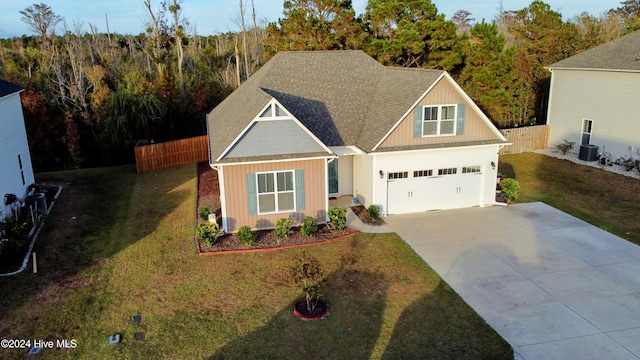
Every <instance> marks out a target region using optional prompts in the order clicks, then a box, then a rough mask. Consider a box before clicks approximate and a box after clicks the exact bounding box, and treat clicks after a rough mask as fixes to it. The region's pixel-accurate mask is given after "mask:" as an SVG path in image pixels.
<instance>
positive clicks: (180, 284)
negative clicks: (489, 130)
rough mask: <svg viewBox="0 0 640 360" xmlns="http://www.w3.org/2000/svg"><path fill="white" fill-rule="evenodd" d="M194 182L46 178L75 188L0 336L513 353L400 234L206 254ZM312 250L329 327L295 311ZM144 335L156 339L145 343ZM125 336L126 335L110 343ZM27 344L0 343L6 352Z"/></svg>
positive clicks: (145, 350)
mask: <svg viewBox="0 0 640 360" xmlns="http://www.w3.org/2000/svg"><path fill="white" fill-rule="evenodd" d="M195 176H196V173H195V167H194V166H184V167H180V168H175V169H168V170H163V171H158V172H152V173H146V174H141V175H136V174H135V169H134V168H133V167H132V166H125V167H116V168H105V169H89V170H80V171H69V172H58V173H48V174H40V175H39V176H38V181H40V182H50V183H54V182H55V183H63V184H66V185H65V186H64V189H63V192H62V195H61V197H60V199H59V200H58V201H57V202H56V205H55V208H54V210H53V212H52V214H51V215H50V216H49V218H48V219H47V225H46V227H45V229H44V230H43V232H42V233H41V235H40V237H39V238H38V241H37V245H36V248H35V251H36V252H37V254H38V255H37V256H38V273H37V274H32V273H31V272H30V271H25V273H23V274H20V275H18V276H15V277H11V278H0V334H2V336H1V337H3V338H29V339H35V338H37V339H46V340H54V341H55V340H56V339H75V340H76V341H77V344H78V347H77V348H76V349H72V350H67V351H58V350H43V351H42V352H41V353H40V354H39V355H38V356H39V357H40V358H43V359H52V358H56V359H58V358H68V359H78V358H86V359H95V358H118V359H120V358H129V359H139V358H171V359H200V358H212V359H222V358H225V359H226V358H237V359H255V358H262V359H264V358H278V359H279V358H291V359H303V358H319V359H336V358H344V359H354V358H358V359H362V358H373V359H380V358H384V359H394V358H402V359H406V358H423V359H425V358H438V359H460V358H469V359H478V358H490V359H503V358H504V359H506V358H509V359H513V352H512V350H511V348H510V346H509V345H508V344H507V343H506V342H505V341H504V340H503V339H502V338H501V337H500V336H499V335H498V334H497V333H496V332H495V331H494V330H493V329H491V328H490V327H489V326H488V325H487V324H486V323H485V322H484V321H483V320H482V319H481V318H480V317H479V316H478V315H477V314H476V313H475V312H474V311H473V310H472V309H471V308H470V307H469V306H468V305H467V304H466V303H464V301H463V300H462V299H461V298H460V297H459V296H458V295H457V294H456V293H455V292H454V291H453V290H452V289H451V288H450V287H449V286H448V285H447V284H446V283H444V282H443V281H442V280H441V279H440V278H439V277H438V276H437V274H435V272H434V271H433V270H432V269H431V268H429V266H428V265H427V264H425V263H424V261H422V260H421V259H420V258H419V257H418V256H417V255H416V254H415V252H414V251H413V250H412V249H411V248H410V247H409V246H408V245H407V244H406V243H404V242H403V241H402V240H401V239H400V238H399V237H398V236H396V235H395V234H379V235H374V234H359V235H356V236H354V237H350V238H345V239H342V240H339V241H336V242H333V243H330V244H325V245H318V246H313V247H306V248H304V249H287V250H279V251H272V252H265V253H250V254H227V255H216V256H204V257H200V256H198V255H197V253H196V246H195V244H194V241H193V236H194V231H195V210H196V209H195V196H196V190H195V187H196V179H195ZM302 251H306V252H307V253H308V254H309V255H311V256H315V257H317V258H318V259H319V260H320V261H321V262H322V264H323V266H324V267H325V268H326V270H327V273H328V274H329V275H328V282H327V287H326V289H325V290H324V293H325V295H326V298H327V300H328V302H329V305H330V307H331V313H330V315H329V316H328V317H327V318H325V319H323V320H321V321H314V322H303V321H301V320H299V319H298V318H296V317H295V316H294V315H293V312H292V309H293V304H294V302H295V301H296V300H297V299H298V298H300V296H301V295H302V294H301V291H300V290H299V289H298V288H295V287H294V286H293V284H292V281H290V280H289V279H288V269H289V267H290V266H291V265H292V264H293V259H294V258H296V257H297V256H299V255H300V253H301V252H302ZM136 314H141V315H142V323H141V324H140V325H136V324H133V322H132V316H133V315H136ZM140 331H144V332H146V339H145V340H143V341H135V340H134V339H133V335H134V334H135V333H136V332H140ZM116 332H118V333H121V334H122V335H123V339H124V340H123V342H122V343H121V344H119V345H108V344H107V337H108V335H110V334H113V333H116ZM26 352H27V350H26V349H25V350H19V351H18V350H2V349H0V358H22V357H23V356H24V355H25V354H26Z"/></svg>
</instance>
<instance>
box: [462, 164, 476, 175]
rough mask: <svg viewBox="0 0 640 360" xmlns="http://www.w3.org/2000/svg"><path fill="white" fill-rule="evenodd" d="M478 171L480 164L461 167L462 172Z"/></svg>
mask: <svg viewBox="0 0 640 360" xmlns="http://www.w3.org/2000/svg"><path fill="white" fill-rule="evenodd" d="M479 172H480V165H473V166H464V167H463V168H462V173H463V174H472V173H479Z"/></svg>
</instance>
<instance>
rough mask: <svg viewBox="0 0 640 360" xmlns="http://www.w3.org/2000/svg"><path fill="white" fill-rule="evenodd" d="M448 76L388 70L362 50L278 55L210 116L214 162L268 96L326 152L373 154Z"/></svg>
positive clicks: (414, 71) (431, 72)
mask: <svg viewBox="0 0 640 360" xmlns="http://www.w3.org/2000/svg"><path fill="white" fill-rule="evenodd" d="M443 73H444V71H442V70H425V69H409V68H393V67H386V66H384V65H382V64H380V63H378V62H377V61H376V60H375V59H373V58H371V57H370V56H368V55H366V54H365V53H364V52H362V51H360V50H345V51H298V52H280V53H278V54H277V55H276V56H274V57H273V58H272V59H271V60H270V61H269V62H267V63H266V64H265V65H264V66H263V67H262V68H261V69H260V70H259V71H258V72H256V73H255V74H254V75H253V76H251V78H249V79H248V80H247V81H246V82H245V83H244V84H242V85H241V86H240V87H239V88H238V89H236V90H235V91H234V92H233V93H232V94H231V95H230V96H229V97H227V98H226V99H225V100H224V101H223V102H222V103H220V104H219V105H218V106H217V107H216V108H215V109H213V110H212V111H211V112H210V113H209V115H208V129H209V134H210V149H211V155H212V159H216V158H218V157H219V156H220V155H221V154H222V152H223V151H224V150H225V149H226V148H227V147H228V146H229V145H230V144H231V143H232V142H233V141H234V140H235V139H236V137H237V136H238V135H239V134H240V133H241V132H242V131H243V130H244V129H245V128H246V127H247V126H248V124H249V123H250V122H251V121H252V120H253V119H254V118H255V117H256V116H258V115H259V112H260V110H261V109H262V108H264V106H265V105H266V104H267V103H268V102H269V101H270V99H271V98H275V99H276V100H277V101H278V102H279V103H280V104H282V105H283V106H284V107H285V108H286V110H287V111H289V112H290V113H291V114H292V115H293V116H294V117H295V118H296V119H298V120H299V121H300V123H302V124H303V125H304V126H305V127H306V128H307V129H309V131H311V132H312V133H313V134H314V135H315V136H316V137H317V138H318V139H320V141H322V142H323V143H324V144H325V145H326V146H351V145H355V146H357V147H359V148H361V149H363V150H365V151H371V150H372V149H373V148H374V146H375V145H376V143H377V142H378V141H379V140H380V139H381V138H382V137H384V136H385V135H386V134H387V132H388V131H389V129H390V128H391V127H392V126H394V124H395V123H396V122H397V121H398V119H400V117H401V116H402V115H403V114H404V113H405V112H406V111H407V110H408V109H409V108H410V107H411V105H412V104H413V103H414V102H415V101H416V99H418V98H419V97H420V96H422V95H423V93H424V91H425V90H426V89H428V88H429V87H430V86H431V85H432V84H433V83H434V82H435V81H436V80H437V79H439V78H440V77H441V75H442V74H443Z"/></svg>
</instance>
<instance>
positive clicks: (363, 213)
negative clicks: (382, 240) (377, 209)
mask: <svg viewBox="0 0 640 360" xmlns="http://www.w3.org/2000/svg"><path fill="white" fill-rule="evenodd" d="M351 211H353V213H354V214H356V216H357V217H358V219H360V221H362V222H363V223H364V224H367V225H373V226H380V225H384V224H385V223H384V220H382V218H377V219H369V217H368V216H367V209H366V208H365V207H364V206H362V205H358V206H351Z"/></svg>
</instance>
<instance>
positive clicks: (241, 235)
mask: <svg viewBox="0 0 640 360" xmlns="http://www.w3.org/2000/svg"><path fill="white" fill-rule="evenodd" d="M256 237H257V235H256V233H254V232H253V231H251V228H250V227H248V226H247V225H244V226H241V227H240V229H238V240H240V243H242V244H244V245H253V244H254V243H255V242H256Z"/></svg>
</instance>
